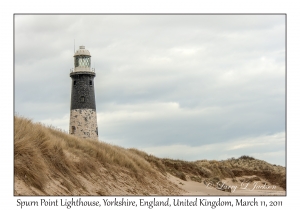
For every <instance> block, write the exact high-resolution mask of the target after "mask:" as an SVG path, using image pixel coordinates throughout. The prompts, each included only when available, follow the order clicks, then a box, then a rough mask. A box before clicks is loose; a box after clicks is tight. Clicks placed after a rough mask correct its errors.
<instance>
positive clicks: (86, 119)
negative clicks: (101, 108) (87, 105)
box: [69, 109, 98, 139]
mask: <svg viewBox="0 0 300 210" xmlns="http://www.w3.org/2000/svg"><path fill="white" fill-rule="evenodd" d="M69 133H70V134H73V135H76V136H79V137H82V138H91V139H98V126H97V113H96V110H94V109H73V110H71V114H70V128H69Z"/></svg>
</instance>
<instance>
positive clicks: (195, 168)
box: [14, 117, 286, 195]
mask: <svg viewBox="0 0 300 210" xmlns="http://www.w3.org/2000/svg"><path fill="white" fill-rule="evenodd" d="M14 123H15V128H14V129H15V130H14V133H15V135H14V136H15V139H14V173H15V180H21V181H22V182H23V183H25V185H26V187H27V188H30V189H32V188H34V189H38V190H39V191H38V192H37V191H34V192H32V194H65V195H71V194H79V195H82V194H95V195H111V194H114V193H115V191H114V190H116V189H119V190H120V189H121V188H118V186H123V187H124V186H125V188H126V189H127V190H126V192H125V193H128V194H142V195H146V194H147V195H148V194H169V195H170V194H178V193H179V191H178V188H176V187H174V186H173V185H172V184H170V183H169V182H168V181H167V179H166V178H165V177H164V175H166V174H167V173H171V174H172V175H174V176H176V177H178V178H180V179H182V180H193V181H197V182H202V181H204V182H205V181H207V180H210V181H217V180H220V179H223V178H232V179H233V180H236V177H238V176H244V175H256V176H257V178H255V179H259V177H261V178H265V179H267V180H268V181H269V182H270V183H272V184H276V185H278V186H281V187H283V188H284V189H285V184H286V179H285V177H286V176H285V175H286V174H285V168H284V167H281V166H276V165H271V164H269V163H267V162H265V161H262V160H257V159H255V158H253V157H249V156H242V157H240V158H237V159H235V158H231V159H228V160H224V161H215V160H210V161H209V160H200V161H194V162H189V161H183V160H172V159H161V158H157V157H155V156H153V155H149V154H147V153H145V152H143V151H140V150H137V149H134V148H131V149H124V148H122V147H118V146H114V145H110V144H107V143H104V142H99V141H96V140H91V139H90V140H89V139H81V138H78V137H75V136H72V135H69V134H67V133H65V132H62V131H61V130H59V129H56V128H54V127H51V126H50V127H47V126H44V125H42V124H40V123H32V122H31V120H29V119H26V118H23V117H15V119H14ZM109 181H112V182H111V183H112V184H109ZM236 181H237V180H236ZM51 183H52V184H53V183H54V185H59V186H60V187H59V188H60V189H61V191H60V192H59V193H56V192H49V189H48V188H49V185H51ZM91 183H92V185H93V184H94V185H95V186H97V187H95V188H97V189H92V190H91V189H90V186H91ZM87 188H89V189H87ZM161 189H163V190H164V191H161ZM91 191H93V192H91ZM15 194H16V190H15Z"/></svg>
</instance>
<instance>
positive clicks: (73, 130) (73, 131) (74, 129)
mask: <svg viewBox="0 0 300 210" xmlns="http://www.w3.org/2000/svg"><path fill="white" fill-rule="evenodd" d="M75 131H76V128H75V126H72V133H71V134H74V133H75Z"/></svg>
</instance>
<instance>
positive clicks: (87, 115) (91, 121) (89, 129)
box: [69, 46, 98, 139]
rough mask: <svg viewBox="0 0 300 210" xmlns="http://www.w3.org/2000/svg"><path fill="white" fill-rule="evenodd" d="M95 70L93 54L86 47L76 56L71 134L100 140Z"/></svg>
mask: <svg viewBox="0 0 300 210" xmlns="http://www.w3.org/2000/svg"><path fill="white" fill-rule="evenodd" d="M95 76H96V73H95V70H94V69H91V54H90V52H89V51H88V50H86V49H85V47H84V46H80V47H79V50H77V51H76V53H75V54H74V70H71V73H70V77H71V78H72V87H71V89H72V92H71V108H70V109H71V110H70V128H69V133H70V134H72V135H75V136H79V137H83V138H91V139H98V126H97V112H96V102H95V91H94V78H95Z"/></svg>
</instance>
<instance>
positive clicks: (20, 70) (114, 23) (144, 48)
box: [15, 15, 285, 157]
mask: <svg viewBox="0 0 300 210" xmlns="http://www.w3.org/2000/svg"><path fill="white" fill-rule="evenodd" d="M74 39H75V40H76V48H78V45H85V46H86V48H87V49H88V50H89V51H90V52H91V55H92V67H95V68H96V78H95V93H96V104H97V113H98V127H99V135H100V139H101V140H103V141H108V142H111V143H116V144H119V145H120V146H125V147H143V148H144V147H155V146H158V147H160V146H168V145H186V146H188V147H199V146H204V145H208V144H217V143H222V142H223V143H224V142H227V143H228V142H230V141H232V140H233V139H240V138H241V139H245V138H256V137H257V136H264V135H267V136H269V135H273V134H275V133H281V132H285V16H284V15H16V16H15V111H16V112H17V113H19V114H20V115H24V116H28V117H29V118H32V119H33V120H34V121H42V122H45V123H47V124H48V123H50V124H53V125H54V126H58V127H60V128H62V129H66V130H68V117H67V116H69V109H70V91H71V87H70V85H71V79H70V77H69V71H70V69H71V68H72V67H73V50H74V46H73V44H74ZM262 141H266V142H268V140H267V139H262ZM237 145H240V148H237V150H239V149H246V148H250V147H249V145H248V144H247V143H244V144H237ZM232 148H234V147H232ZM252 149H255V148H252ZM235 151H236V150H231V152H232V153H234V152H235ZM265 151H267V152H268V153H269V152H270V154H271V152H275V153H276V152H278V151H281V150H274V151H269V150H268V149H265ZM228 154H230V151H228ZM270 157H271V155H270Z"/></svg>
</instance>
